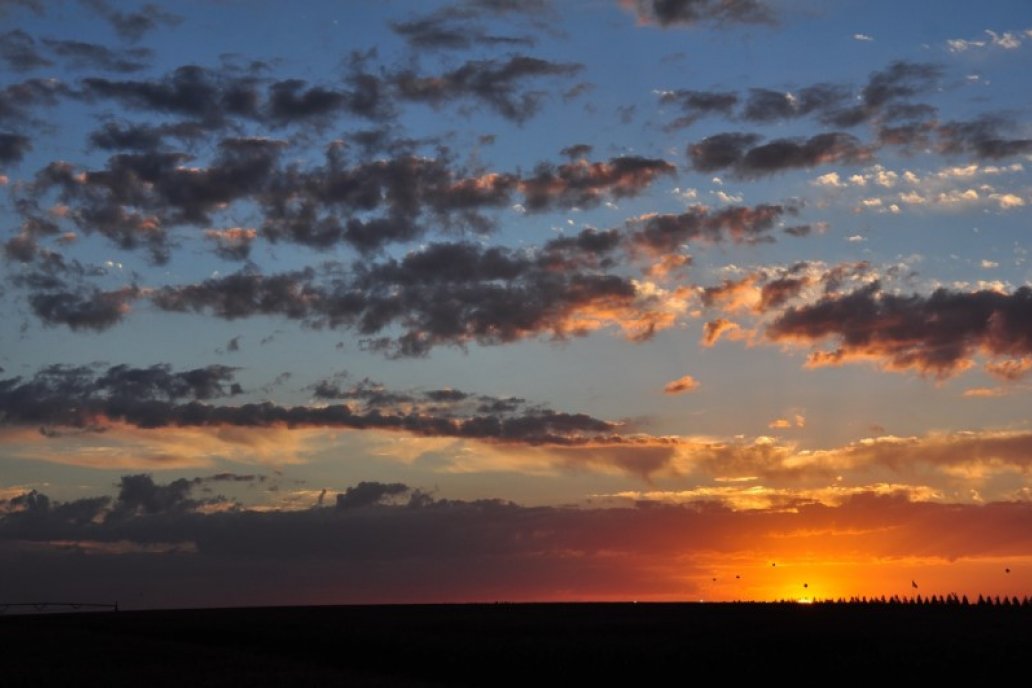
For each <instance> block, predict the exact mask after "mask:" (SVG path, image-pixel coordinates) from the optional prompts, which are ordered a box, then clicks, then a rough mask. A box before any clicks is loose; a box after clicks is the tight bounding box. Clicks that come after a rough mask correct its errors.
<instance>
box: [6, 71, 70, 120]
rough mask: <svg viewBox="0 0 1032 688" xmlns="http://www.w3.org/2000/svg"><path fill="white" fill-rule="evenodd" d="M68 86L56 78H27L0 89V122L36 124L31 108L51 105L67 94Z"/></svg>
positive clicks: (68, 92)
mask: <svg viewBox="0 0 1032 688" xmlns="http://www.w3.org/2000/svg"><path fill="white" fill-rule="evenodd" d="M69 94H70V91H69V90H68V88H67V87H66V86H65V85H64V84H62V83H61V82H59V81H57V80H56V79H27V80H25V81H22V82H19V83H16V84H10V85H8V86H5V87H4V88H3V89H2V90H0V124H6V125H10V126H28V125H35V124H38V122H37V120H35V118H34V117H33V115H32V110H33V109H34V108H36V107H39V106H45V107H53V106H54V105H57V103H58V102H59V99H60V98H62V97H65V96H68V95H69Z"/></svg>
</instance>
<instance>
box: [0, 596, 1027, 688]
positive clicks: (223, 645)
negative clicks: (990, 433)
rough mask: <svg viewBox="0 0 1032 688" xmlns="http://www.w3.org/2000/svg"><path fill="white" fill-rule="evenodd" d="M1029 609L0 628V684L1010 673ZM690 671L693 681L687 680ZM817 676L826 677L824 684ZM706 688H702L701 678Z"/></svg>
mask: <svg viewBox="0 0 1032 688" xmlns="http://www.w3.org/2000/svg"><path fill="white" fill-rule="evenodd" d="M1030 651H1032V611H1030V610H1029V609H1027V608H1025V609H1022V608H1011V607H996V608H992V607H990V608H985V607H974V606H972V607H947V606H939V607H919V606H895V605H893V606H885V605H868V606H864V605H815V606H805V605H795V604H520V605H515V604H499V605H427V606H355V607H308V608H304V607H301V608H260V609H219V610H187V611H152V612H124V611H123V612H118V613H110V612H108V613H73V614H42V615H24V616H3V617H0V656H2V657H4V658H5V660H4V667H3V674H2V676H3V685H5V686H13V685H69V686H72V685H138V686H143V687H144V688H152V687H155V686H172V685H175V686H186V687H192V686H222V685H259V686H263V685H301V686H306V685H353V686H420V685H459V686H495V685H514V686H516V685H531V686H533V685H553V684H556V685H560V684H566V685H570V684H575V685H580V684H582V683H584V682H585V681H587V682H590V683H593V684H594V685H611V684H625V685H630V686H638V685H653V684H659V683H663V684H670V683H671V681H669V680H667V681H662V682H661V681H660V680H659V678H660V677H661V676H664V675H667V674H670V673H672V674H673V676H674V681H673V683H675V684H684V685H687V684H693V683H695V684H697V683H700V682H703V681H704V679H703V677H704V676H711V677H713V678H717V679H720V678H723V677H726V678H728V679H732V678H733V679H734V681H733V683H734V684H736V685H737V684H738V679H740V678H743V677H756V678H763V679H766V680H768V681H770V680H774V679H775V678H776V679H777V683H778V684H781V683H783V682H784V681H786V680H787V681H788V682H790V683H796V682H806V683H812V682H814V681H815V680H816V681H828V680H841V679H847V680H849V679H856V678H859V677H867V678H879V679H884V680H889V681H891V680H893V679H895V678H898V677H900V676H901V675H910V676H924V677H927V676H928V675H929V674H933V675H944V676H952V677H954V678H955V677H957V676H958V675H959V674H968V675H970V674H976V675H978V676H979V677H981V678H982V679H985V678H986V677H988V676H991V675H1005V674H1006V673H1008V672H1009V671H1010V670H1014V671H1016V672H1018V673H1017V674H1016V678H1017V679H1018V680H1019V683H1023V682H1024V681H1026V680H1027V670H1028V666H1029V660H1030V659H1032V652H1030ZM700 672H704V673H701V674H700ZM829 672H830V673H829ZM704 682H706V683H709V682H710V681H708V680H705V681H704Z"/></svg>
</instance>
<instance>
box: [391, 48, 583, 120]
mask: <svg viewBox="0 0 1032 688" xmlns="http://www.w3.org/2000/svg"><path fill="white" fill-rule="evenodd" d="M582 68H583V67H582V65H579V64H570V63H559V62H549V61H548V60H542V59H539V58H536V57H527V56H525V55H516V56H513V57H510V58H509V59H508V60H506V61H504V62H502V61H498V60H470V61H468V62H466V63H465V64H463V65H462V66H461V67H458V68H456V69H454V70H452V71H449V72H445V73H443V74H439V75H435V76H421V75H419V74H417V73H416V72H414V71H411V70H402V71H400V72H398V73H396V74H394V75H393V82H394V85H395V86H396V88H397V89H398V94H399V96H400V97H401V98H402V99H404V100H410V101H417V102H425V103H429V104H430V105H434V106H440V105H443V104H444V103H447V102H450V101H454V100H465V99H473V100H475V101H478V102H479V103H480V104H483V105H486V106H487V107H490V108H491V109H493V110H494V111H495V112H497V113H498V114H500V115H501V116H503V117H505V118H507V119H511V120H513V121H516V122H522V121H524V120H526V119H528V118H529V117H531V116H532V115H534V114H535V113H536V112H537V111H538V109H539V108H540V107H541V101H542V99H543V98H544V94H543V93H541V92H539V91H528V90H521V86H522V84H523V82H524V81H526V80H528V79H537V78H542V77H550V76H570V75H572V74H576V73H578V72H579V71H581V69H582Z"/></svg>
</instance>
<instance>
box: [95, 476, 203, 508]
mask: <svg viewBox="0 0 1032 688" xmlns="http://www.w3.org/2000/svg"><path fill="white" fill-rule="evenodd" d="M193 486H194V481H192V480H187V479H186V478H179V479H178V480H173V481H172V482H170V483H168V484H167V485H158V484H156V483H155V482H154V479H153V478H152V477H151V476H149V475H146V474H143V473H141V474H138V475H123V476H122V480H121V482H120V484H119V489H118V498H117V499H116V501H115V505H114V510H113V511H112V514H111V518H114V519H121V518H129V517H131V516H146V515H154V514H167V513H175V512H183V511H189V510H192V509H193V508H194V507H195V506H197V502H195V501H194V500H192V499H190V491H191V490H192V489H193Z"/></svg>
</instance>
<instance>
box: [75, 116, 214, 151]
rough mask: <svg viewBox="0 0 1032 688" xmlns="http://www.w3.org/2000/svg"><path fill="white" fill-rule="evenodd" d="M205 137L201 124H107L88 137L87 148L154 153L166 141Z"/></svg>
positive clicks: (193, 139)
mask: <svg viewBox="0 0 1032 688" xmlns="http://www.w3.org/2000/svg"><path fill="white" fill-rule="evenodd" d="M205 134H206V132H205V128H204V126H203V125H202V124H199V123H195V122H177V123H175V124H161V125H151V124H131V123H125V122H121V123H120V122H106V123H105V124H104V126H102V127H101V128H100V129H97V130H96V131H93V132H92V133H91V134H90V139H89V140H90V145H91V146H93V147H94V148H100V149H102V150H128V151H138V152H141V153H143V152H148V151H156V150H158V149H160V148H162V146H163V145H164V144H165V139H166V138H176V139H180V140H182V141H187V142H189V141H195V140H198V139H200V138H202V137H204V136H205Z"/></svg>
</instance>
